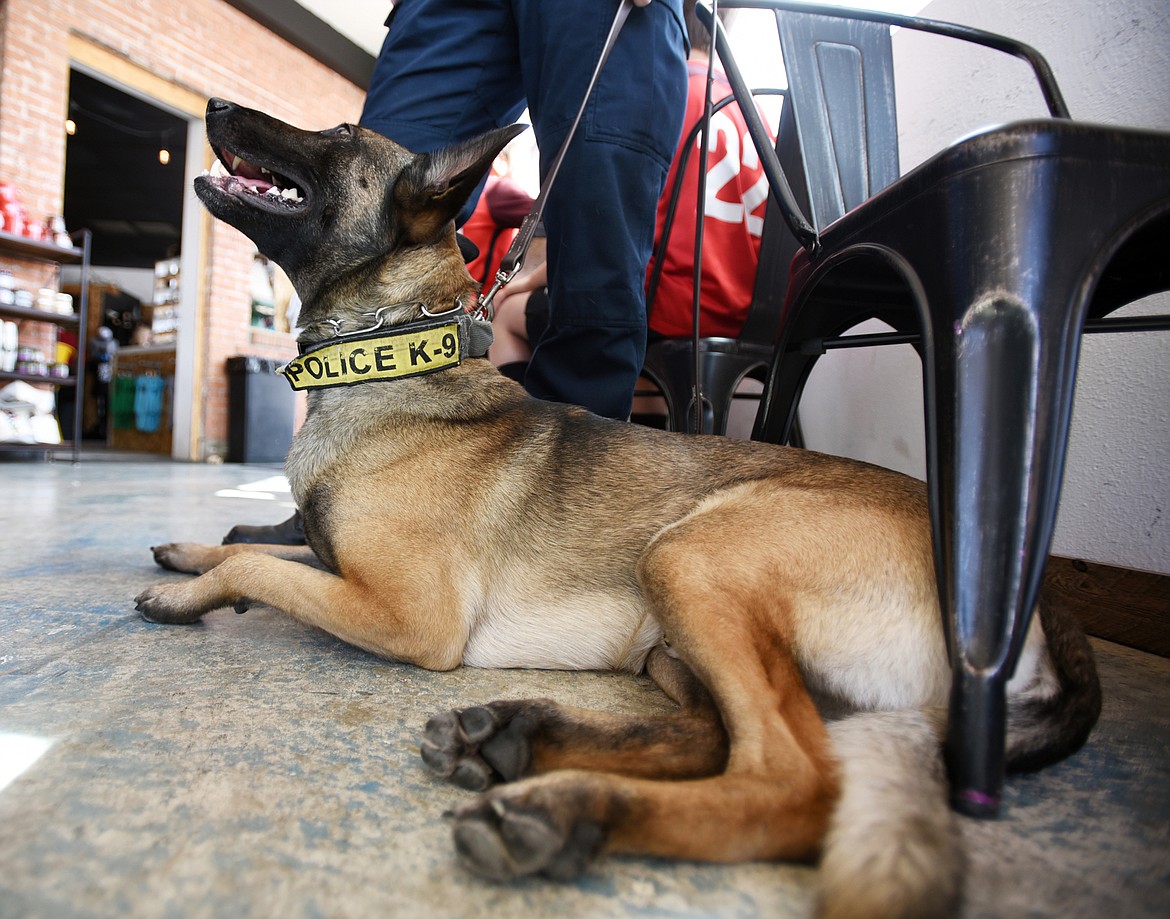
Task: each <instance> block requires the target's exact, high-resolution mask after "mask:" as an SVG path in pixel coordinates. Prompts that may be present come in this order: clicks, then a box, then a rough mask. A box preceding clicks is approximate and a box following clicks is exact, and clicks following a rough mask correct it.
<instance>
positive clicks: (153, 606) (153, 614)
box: [134, 584, 206, 625]
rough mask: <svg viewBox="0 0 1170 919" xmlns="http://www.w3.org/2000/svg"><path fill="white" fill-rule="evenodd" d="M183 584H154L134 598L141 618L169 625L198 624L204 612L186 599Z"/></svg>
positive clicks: (135, 606)
mask: <svg viewBox="0 0 1170 919" xmlns="http://www.w3.org/2000/svg"><path fill="white" fill-rule="evenodd" d="M185 586H186V585H184V584H156V585H155V586H153V587H148V588H147V589H146V590H144V591H143V592H142V593H140V594H139V595H138V596H137V597H135V598H134V608H135V609H136V610H138V612H140V613H142V618H144V619H149V620H150V621H151V622H163V623H167V624H169V625H186V624H188V623H191V622H198V621H199V619H200V618H201V617H202V616H203V614H204V612H206V610H202V609H198V608H196V607H195V606H194V605H193V604H192V603H191V602H190V601H189V599H188V598H187V591H186V590H184V587H185Z"/></svg>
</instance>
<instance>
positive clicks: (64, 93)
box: [0, 0, 363, 459]
mask: <svg viewBox="0 0 1170 919" xmlns="http://www.w3.org/2000/svg"><path fill="white" fill-rule="evenodd" d="M71 35H72V36H76V37H78V38H80V39H83V40H85V41H86V42H88V43H90V44H91V45H95V46H98V47H100V48H101V49H104V51H106V52H108V53H109V55H111V56H112V58H113V59H116V60H119V61H124V62H125V63H126V64H127V65H130V66H131V67H133V68H136V69H137V70H140V71H145V72H148V73H149V74H151V75H152V76H153V77H155V78H157V79H159V80H162V81H164V82H165V83H166V84H168V85H171V86H174V87H175V88H176V90H179V91H182V92H184V93H186V94H188V95H190V94H196V95H198V96H201V97H204V98H206V97H208V96H223V97H225V98H229V99H231V100H233V101H235V102H240V103H242V104H244V105H248V106H250V107H253V108H259V109H263V110H265V111H267V112H270V113H271V114H273V115H275V116H277V117H278V118H282V119H284V120H286V121H290V122H292V123H294V124H297V125H300V126H302V127H306V128H324V127H329V126H331V125H334V124H337V123H338V122H341V121H356V120H357V117H358V115H359V113H360V111H361V104H362V99H363V92H362V91H361V90H360V89H359V88H358V87H356V86H355V85H353V84H352V83H350V82H349V81H348V80H345V79H344V78H342V77H340V76H338V75H337V74H335V73H334V72H333V71H331V70H329V69H328V68H327V67H326V66H325V65H323V64H321V63H319V62H318V61H316V60H314V59H313V58H312V57H310V56H309V55H307V54H305V53H304V52H302V51H299V50H298V49H296V48H295V47H293V46H292V45H290V44H289V43H287V42H286V41H284V40H283V39H281V38H279V37H277V36H275V35H273V34H272V33H270V32H268V31H267V30H266V29H264V28H263V27H262V26H260V25H258V24H257V23H255V22H254V21H253V20H251V19H249V18H248V17H247V16H245V15H244V14H243V13H241V12H239V11H238V10H236V9H235V8H233V7H231V6H229V5H228V4H227V3H224V2H222V0H184V2H182V3H176V2H174V0H0V52H2V57H0V178H5V179H8V180H9V181H12V182H14V183H15V184H16V185H17V186H18V187H19V189H20V192H21V197H22V200H23V201H24V204H25V206H26V207H27V208H28V210H29V212H30V214H32V215H34V216H37V217H44V216H46V215H50V214H59V213H61V211H62V209H63V207H62V205H63V194H64V176H65V133H64V128H63V125H64V120H65V115H66V112H67V109H68V101H69V87H68V83H69V69H70V63H71V62H70V58H69V44H70V37H71ZM188 155H189V156H202V155H203V151H201V150H189V151H188ZM120 178H125V179H128V180H129V179H132V176H128V177H119V176H111V177H110V180H111V181H117V180H119V179H120ZM253 251H254V247H253V246H252V244H251V243H250V242H249V241H248V240H247V239H246V238H245V237H243V236H242V235H241V234H239V233H237V232H236V231H235V230H233V229H231V228H230V227H227V226H225V225H224V224H221V223H219V222H217V221H213V222H212V223H211V227H210V232H209V234H208V244H207V253H206V254H207V258H206V261H205V262H204V281H205V293H204V299H203V302H202V303H201V304H200V310H201V319H202V323H201V326H200V328H201V330H202V334H201V339H202V340H200V341H199V342H198V343H197V348H198V356H197V361H198V364H199V367H198V370H197V373H196V379H197V380H199V381H200V382H201V387H200V391H198V392H197V393H196V397H195V401H196V403H197V405H196V407H195V412H196V413H197V414H198V416H199V421H198V422H197V425H196V427H197V431H198V434H199V436H198V440H199V443H197V444H194V445H193V452H194V454H195V458H197V459H201V458H204V457H206V456H207V455H209V454H211V453H218V452H222V451H223V449H224V447H225V445H226V440H227V430H228V419H227V377H226V371H225V367H224V361H225V360H226V358H228V357H230V356H232V355H235V354H258V355H260V356H262V357H270V358H277V359H283V358H286V357H288V356H290V355H291V354H292V353H293V351H294V349H293V346H292V343H291V339H290V338H288V337H287V336H279V335H274V334H263V333H260V334H254V332H253V330H252V329H251V328H250V327H249V324H248V322H249V315H250V298H249V295H248V283H247V281H248V271H249V268H250V266H251V262H252V253H253ZM0 267H9V268H11V269H12V270H13V272H14V274H15V275H16V276H17V280H18V283H20V284H22V285H24V286H30V287H32V288H33V289H34V290H35V289H36V287H39V286H41V284H42V283H43V280H41V278H42V277H43V276H44V269H43V268H40V267H38V266H35V265H30V264H28V263H19V262H10V261H9V260H7V259H0ZM183 280H184V284H189V283H195V281H196V279H194V278H191V279H188V278H184V279H183Z"/></svg>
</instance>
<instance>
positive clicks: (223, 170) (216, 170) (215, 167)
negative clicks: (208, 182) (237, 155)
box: [204, 160, 231, 178]
mask: <svg viewBox="0 0 1170 919" xmlns="http://www.w3.org/2000/svg"><path fill="white" fill-rule="evenodd" d="M204 175H210V176H215V177H216V178H223V177H225V176H229V175H231V173H229V172H228V171H227V167H226V166H224V164H223V163H221V162H220V161H219V160H216V161H215V162H214V163H212V164H211V168H210V169H209V170H207V172H205V173H204Z"/></svg>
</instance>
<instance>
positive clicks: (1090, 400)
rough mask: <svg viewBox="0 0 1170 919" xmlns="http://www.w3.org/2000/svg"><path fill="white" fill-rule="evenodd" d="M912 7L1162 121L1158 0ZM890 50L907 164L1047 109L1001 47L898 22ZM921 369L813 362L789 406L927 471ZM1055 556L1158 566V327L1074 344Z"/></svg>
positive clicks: (1169, 545)
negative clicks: (800, 393)
mask: <svg viewBox="0 0 1170 919" xmlns="http://www.w3.org/2000/svg"><path fill="white" fill-rule="evenodd" d="M922 15H923V16H927V17H931V18H935V19H943V20H949V21H952V22H960V23H964V24H967V25H972V26H978V27H981V28H985V29H989V30H992V31H996V32H1000V33H1003V34H1006V35H1011V36H1013V37H1015V38H1018V39H1021V40H1023V41H1025V42H1027V43H1029V44H1031V45H1033V46H1034V47H1036V48H1037V49H1038V50H1039V51H1040V52H1041V53H1042V54H1044V56H1045V57H1046V58H1047V59H1048V61H1049V63H1050V64H1051V65H1052V68H1053V70H1054V71H1055V73H1056V77H1057V80H1058V81H1059V83H1060V85H1061V89H1062V90H1063V91H1064V94H1065V97H1066V100H1067V102H1068V105H1069V108H1070V110H1071V111H1072V114H1073V117H1074V118H1078V119H1081V120H1085V121H1096V122H1103V123H1115V124H1129V125H1134V126H1140V127H1148V128H1159V129H1166V130H1170V53H1168V52H1167V48H1168V47H1170V3H1168V2H1167V0H1064V2H1056V0H980V2H973V0H936V2H934V3H931V4H930V5H928V6H926V7H925V9H924V10H923V11H922ZM940 42H941V44H940ZM895 59H896V60H897V61H898V73H897V91H898V100H899V119H900V130H901V134H902V138H901V156H902V165H903V169H907V168H910V167H911V166H913V165H915V164H917V163H918V162H921V161H922V160H923V159H925V158H926V157H928V156H929V155H930V154H932V153H933V152H935V151H937V150H938V149H939V148H940V147H942V146H944V145H945V144H946V143H948V142H950V141H953V140H954V139H956V138H958V137H960V136H962V135H963V134H966V133H969V132H970V131H972V130H974V129H976V128H978V127H981V126H984V125H987V124H993V123H996V122H1002V121H1009V120H1012V119H1014V118H1021V117H1030V116H1034V115H1041V114H1043V113H1044V108H1043V101H1042V99H1041V97H1040V95H1039V93H1038V92H1037V91H1035V90H1034V89H1032V86H1034V82H1033V81H1032V80H1031V77H1030V73H1029V71H1028V70H1027V68H1026V66H1025V65H1023V64H1021V63H1019V62H1017V61H1015V60H1014V59H1012V58H1009V57H1006V56H1004V55H1000V54H996V53H995V52H987V51H980V50H976V51H974V52H970V53H969V52H967V51H965V50H964V48H963V46H962V45H961V44H960V43H956V42H953V41H948V40H946V39H941V38H925V39H924V38H923V37H921V36H917V35H911V34H909V33H905V32H903V33H899V34H898V35H897V36H896V37H895ZM1167 168H1168V169H1170V163H1168V164H1167ZM1138 312H1157V313H1170V295H1159V296H1158V297H1152V298H1149V299H1147V300H1145V301H1142V302H1141V303H1139V304H1134V305H1131V306H1129V307H1126V309H1125V311H1124V313H1138ZM1124 313H1119V314H1118V315H1123V314H1124ZM895 352H901V353H900V354H898V353H895ZM920 374H921V370H920V367H919V363H918V360H917V358H916V357H915V356H914V354H913V352H912V351H911V350H910V349H909V348H896V349H895V348H885V349H879V350H869V351H864V352H837V353H836V354H831V355H829V356H828V357H827V358H823V359H822V360H821V361H820V362H819V363H818V366H817V368H816V370H815V371H814V374H813V377H812V379H811V380H810V383H809V388H808V391H807V393H806V396H805V399H804V401H803V403H802V405H801V422H802V425H803V426H804V429H805V433H806V437H807V439H808V441H809V446H811V447H814V448H817V449H822V450H826V451H829V452H834V453H843V454H846V455H850V456H856V457H859V458H863V459H867V460H870V461H871V462H876V463H880V464H882V465H886V466H891V467H893V468H897V469H900V470H902V471H905V472H908V473H910V474H912V475H917V476H920V477H921V476H923V475H924V470H925V459H924V446H923V424H922V418H921V415H922V385H921V376H920ZM1054 551H1055V552H1056V553H1057V554H1061V555H1068V556H1073V557H1077V558H1084V559H1087V560H1092V561H1098V562H1103V563H1106V564H1112V565H1118V566H1122V567H1129V568H1139V569H1144V570H1150V571H1157V572H1161V573H1170V334H1167V333H1145V334H1140V335H1096V336H1087V337H1086V338H1085V340H1084V346H1083V349H1082V353H1081V362H1080V369H1079V376H1078V382H1077V395H1076V403H1075V407H1074V412H1073V419H1072V433H1071V436H1070V444H1069V452H1068V462H1067V468H1066V472H1065V479H1064V487H1063V492H1062V498H1061V506H1060V514H1059V518H1058V522H1057V530H1056V539H1055V544H1054Z"/></svg>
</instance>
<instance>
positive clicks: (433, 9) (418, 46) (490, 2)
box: [360, 0, 525, 224]
mask: <svg viewBox="0 0 1170 919" xmlns="http://www.w3.org/2000/svg"><path fill="white" fill-rule="evenodd" d="M511 6H512V5H511V2H510V0H408V2H405V3H402V4H401V5H400V6H397V7H395V9H394V11H393V12H392V13H391V15H390V18H389V19H388V20H387V25H388V26H389V31H388V32H387V34H386V39H385V41H384V42H383V43H382V50H381V52H380V53H379V55H378V59H377V61H376V62H375V64H374V72H373V75H372V76H371V78H370V88H369V90H368V91H367V93H366V101H365V105H364V107H363V109H362V115H361V120H360V123H361V124H362V125H364V126H365V127H368V128H371V129H373V130H375V131H377V132H378V133H379V134H383V135H385V136H386V137H389V138H390V139H391V140H393V141H395V142H397V143H400V144H402V145H403V146H404V147H406V148H407V149H409V150H412V151H414V152H415V153H430V152H432V151H434V150H437V149H439V148H441V147H446V146H449V145H450V144H453V143H457V142H459V141H463V140H467V139H468V138H469V137H474V136H475V135H476V134H482V133H483V132H485V131H489V130H491V129H492V128H499V127H503V126H505V125H509V124H513V123H514V122H515V121H516V119H517V118H518V117H519V116H520V113H521V112H522V111H523V110H524V104H525V103H524V93H523V88H522V84H521V81H520V69H519V62H518V59H517V35H516V22H515V19H514V17H513V15H512V8H511ZM484 178H485V181H486V178H487V177H486V176H485V177H484ZM481 188H482V183H481ZM478 197H479V195H478V192H477V193H476V194H475V195H473V196H472V199H471V200H470V201H469V202H468V203H467V205H466V207H465V208H464V210H463V213H462V215H461V219H460V220H459V221H457V222H458V223H460V224H462V223H463V221H464V220H465V219H466V217H468V216H470V214H471V212H472V210H474V208H475V202H476V199H477V198H478Z"/></svg>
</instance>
